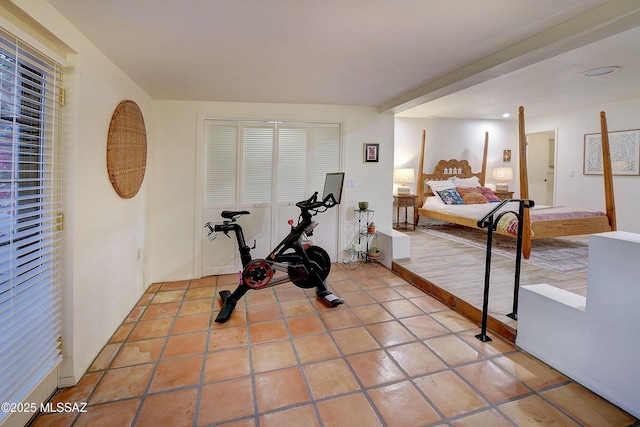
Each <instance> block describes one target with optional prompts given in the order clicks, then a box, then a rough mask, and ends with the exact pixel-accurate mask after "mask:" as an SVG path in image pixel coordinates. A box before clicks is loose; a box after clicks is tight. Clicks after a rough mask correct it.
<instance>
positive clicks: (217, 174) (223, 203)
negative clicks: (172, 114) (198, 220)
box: [200, 120, 239, 276]
mask: <svg viewBox="0 0 640 427" xmlns="http://www.w3.org/2000/svg"><path fill="white" fill-rule="evenodd" d="M238 135H239V129H238V125H237V124H235V123H221V122H217V121H215V120H205V122H204V153H205V161H204V186H203V187H204V194H203V198H204V203H203V210H202V216H203V218H204V220H205V222H208V221H212V222H219V221H220V220H221V217H220V213H221V212H222V211H223V210H225V209H236V208H237V205H238V199H239V197H238V188H239V187H238V179H237V175H238V153H239V150H238V138H239V136H238ZM203 225H204V224H202V225H200V226H203ZM200 233H201V235H202V238H201V239H202V274H203V275H205V276H207V275H212V274H222V273H229V272H230V267H231V268H236V265H237V264H239V255H238V250H237V249H236V243H235V239H226V238H218V239H216V240H215V241H214V242H210V241H209V240H208V238H207V234H206V230H205V229H203V228H201V229H200Z"/></svg>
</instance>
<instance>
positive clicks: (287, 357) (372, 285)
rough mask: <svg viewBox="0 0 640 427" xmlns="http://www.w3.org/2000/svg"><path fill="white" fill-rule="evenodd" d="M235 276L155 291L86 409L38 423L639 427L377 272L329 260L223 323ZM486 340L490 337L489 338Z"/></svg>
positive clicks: (107, 362)
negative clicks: (225, 297)
mask: <svg viewBox="0 0 640 427" xmlns="http://www.w3.org/2000/svg"><path fill="white" fill-rule="evenodd" d="M236 277H237V276H236V275H227V276H216V277H207V278H203V279H198V280H191V281H180V282H172V283H158V284H154V285H152V286H150V288H149V289H148V291H147V293H146V294H145V295H144V296H143V297H142V298H141V299H140V301H139V302H138V304H137V305H136V307H135V308H134V309H133V310H132V311H131V313H130V314H129V316H127V318H126V319H125V320H124V322H123V323H122V325H121V326H120V327H119V328H118V330H117V331H116V332H115V333H114V335H113V337H112V339H111V340H110V341H109V343H108V344H107V345H106V346H105V347H104V349H103V350H102V352H101V353H100V355H99V356H98V357H96V359H95V361H94V362H93V364H92V365H91V367H90V368H89V370H88V371H87V373H86V374H85V375H84V377H83V378H82V380H81V381H80V382H79V383H78V385H77V386H76V387H72V388H68V389H63V390H61V391H59V392H58V393H57V395H55V396H54V397H53V401H54V402H87V403H88V410H87V412H86V413H81V414H79V415H78V414H46V415H40V416H39V417H38V418H36V419H35V421H34V422H33V426H34V427H42V426H77V427H79V426H92V427H96V426H110V427H112V426H116V427H121V426H154V427H155V426H160V427H164V426H170V427H180V426H234V427H242V426H246V427H249V426H287V427H288V426H304V427H307V426H348V427H353V426H366V427H371V426H390V427H396V426H408V427H413V426H445V425H447V426H513V425H517V426H529V425H536V426H552V425H553V426H578V425H584V426H597V427H602V426H631V425H636V426H637V425H639V424H638V420H636V419H635V418H633V417H631V416H630V415H628V414H627V413H625V412H624V411H622V410H620V409H619V408H617V407H615V406H614V405H612V404H610V403H608V402H606V401H605V400H603V399H601V398H600V397H598V396H596V395H595V394H593V393H591V392H589V391H588V390H586V389H584V388H583V387H581V386H580V385H578V384H576V383H574V382H573V381H571V380H569V379H568V378H566V377H565V376H563V375H562V374H560V373H559V372H557V371H555V370H553V369H551V368H550V367H548V366H546V365H545V364H543V363H541V362H540V361H538V360H536V359H535V358H533V357H531V356H529V355H528V354H526V353H523V352H521V351H519V350H518V349H517V348H516V347H514V346H513V345H512V344H510V343H508V342H506V341H503V340H502V339H500V338H499V337H497V336H495V335H493V336H492V338H493V341H491V342H487V343H482V342H481V341H479V340H478V339H476V338H475V337H474V335H476V334H478V333H479V328H478V327H477V326H476V325H475V324H473V323H471V322H470V321H468V320H466V319H465V318H463V317H462V316H460V315H459V314H457V313H455V312H453V311H451V310H449V309H447V308H446V307H445V306H444V305H443V304H441V303H439V302H438V301H436V300H435V299H433V298H431V297H429V296H427V295H425V294H424V293H422V291H420V290H418V289H416V288H414V287H413V286H411V285H409V284H408V283H407V282H405V281H404V280H403V279H401V278H399V277H397V276H395V275H394V274H393V273H392V272H391V271H389V270H387V269H385V268H384V267H382V266H379V265H362V266H361V267H360V268H358V269H356V270H350V269H348V268H346V267H345V266H344V265H342V264H334V266H333V269H332V272H331V275H330V276H329V280H328V281H329V285H330V287H331V288H332V289H333V290H334V291H335V292H336V293H337V294H338V295H339V296H341V297H342V298H344V299H345V301H346V304H344V305H342V306H340V307H338V308H327V307H325V306H324V305H323V304H321V303H320V302H319V301H317V300H316V299H315V295H314V292H315V291H314V290H303V289H299V288H296V287H295V286H293V285H290V284H289V285H280V286H277V287H274V288H269V289H264V290H260V291H251V292H249V293H248V294H247V296H246V297H245V298H244V300H243V301H242V302H241V303H240V304H239V305H238V308H237V309H236V311H235V312H234V313H233V315H232V318H231V319H230V320H229V322H227V323H226V324H223V325H220V324H217V323H213V319H214V318H215V316H216V313H217V310H218V309H219V304H220V302H219V300H218V298H217V297H216V296H217V295H218V292H219V291H220V290H223V289H233V288H235V280H236ZM490 335H491V334H490Z"/></svg>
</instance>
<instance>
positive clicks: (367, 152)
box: [364, 142, 380, 163]
mask: <svg viewBox="0 0 640 427" xmlns="http://www.w3.org/2000/svg"><path fill="white" fill-rule="evenodd" d="M379 149H380V144H369V143H367V142H365V143H364V162H365V163H370V162H377V161H378V156H379Z"/></svg>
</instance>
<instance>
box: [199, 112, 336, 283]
mask: <svg viewBox="0 0 640 427" xmlns="http://www.w3.org/2000/svg"><path fill="white" fill-rule="evenodd" d="M204 144H205V150H204V151H205V158H206V161H205V176H204V180H205V184H204V203H203V219H204V221H205V222H206V221H212V222H220V221H221V217H220V213H221V212H222V211H223V210H235V209H238V210H240V209H241V210H248V211H249V212H251V214H250V215H246V216H243V217H242V218H241V219H240V220H239V223H240V224H241V225H242V227H243V229H244V234H245V239H246V241H247V243H249V244H250V245H252V246H253V242H254V241H255V245H256V248H255V249H253V250H252V255H253V257H254V258H263V257H265V256H266V255H267V254H268V253H269V252H270V251H271V249H272V248H273V247H274V246H275V245H276V244H277V243H279V242H280V241H281V240H282V239H283V238H284V236H286V235H287V234H288V233H289V230H290V226H289V225H288V224H287V221H288V220H289V219H293V220H294V221H297V219H298V216H299V214H300V210H299V209H298V208H297V207H296V206H295V203H296V202H298V201H300V200H304V199H306V198H308V197H309V196H310V195H311V194H313V192H314V191H318V192H319V193H320V195H322V190H323V185H324V177H325V174H326V173H327V172H335V171H338V170H339V165H340V163H339V153H340V125H339V124H309V123H269V124H264V123H262V124H255V123H241V122H218V121H215V120H205V123H204ZM316 220H317V221H318V222H320V224H321V225H320V226H319V227H318V230H319V232H318V233H316V234H315V235H314V236H313V241H314V243H316V244H318V245H320V246H322V247H323V248H325V249H326V250H327V251H328V252H329V253H330V254H331V256H332V257H333V258H335V257H336V251H337V249H336V247H337V243H336V242H337V224H338V221H337V209H332V210H330V211H328V212H325V213H323V214H320V215H319V216H318V217H316ZM231 237H232V239H227V238H226V237H224V236H223V235H222V236H218V237H217V238H216V240H215V241H213V242H210V241H208V240H207V239H206V235H205V237H204V238H203V247H202V257H203V258H202V274H203V275H205V276H206V275H212V274H223V273H230V272H233V271H237V270H239V269H240V259H239V256H238V250H237V244H236V240H235V236H231Z"/></svg>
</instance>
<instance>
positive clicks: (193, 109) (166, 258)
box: [146, 101, 394, 282]
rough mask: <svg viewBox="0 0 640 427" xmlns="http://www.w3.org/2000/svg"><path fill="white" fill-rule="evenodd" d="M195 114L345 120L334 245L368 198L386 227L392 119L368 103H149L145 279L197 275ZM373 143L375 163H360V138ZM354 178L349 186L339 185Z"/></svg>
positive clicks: (199, 228)
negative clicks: (151, 136) (376, 145)
mask: <svg viewBox="0 0 640 427" xmlns="http://www.w3.org/2000/svg"><path fill="white" fill-rule="evenodd" d="M198 113H203V114H207V115H208V116H212V117H217V118H223V119H266V120H321V121H338V122H342V123H343V124H344V129H343V137H344V138H343V161H342V169H343V170H344V171H345V172H346V175H345V189H344V194H343V200H342V204H341V205H340V206H339V209H340V218H341V222H342V230H341V235H340V247H339V250H340V251H342V250H343V249H345V248H347V247H349V245H350V242H348V237H347V236H348V232H349V230H350V229H351V228H353V210H354V209H356V208H357V204H358V202H359V201H363V200H367V201H369V207H370V209H373V210H375V211H376V217H375V221H376V224H377V225H378V227H380V228H389V229H390V228H391V211H392V173H393V151H394V147H393V116H391V115H385V114H378V113H377V110H376V109H375V108H371V107H349V106H329V105H290V104H250V103H225V102H190V101H155V102H154V126H155V127H154V134H155V135H156V138H155V141H154V149H153V153H152V156H151V158H150V162H149V163H150V167H149V169H148V177H149V184H148V185H149V193H148V197H149V199H148V210H147V227H148V228H147V233H148V242H147V246H146V251H147V256H148V259H149V274H150V280H151V281H152V282H158V281H165V280H178V279H189V278H193V277H198V276H199V274H200V270H199V267H198V266H197V265H196V259H197V255H198V254H197V252H198V249H197V247H196V246H197V245H199V243H200V239H201V238H202V235H196V233H200V232H202V224H195V221H196V218H197V212H196V211H195V207H196V164H197V162H199V161H201V159H198V158H196V148H197V134H198V129H197V125H198V123H197V115H198ZM365 142H369V143H371V142H375V143H379V144H380V161H379V162H378V163H364V162H363V143H365ZM350 180H355V181H356V187H355V188H350V187H347V186H346V182H347V181H350Z"/></svg>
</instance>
